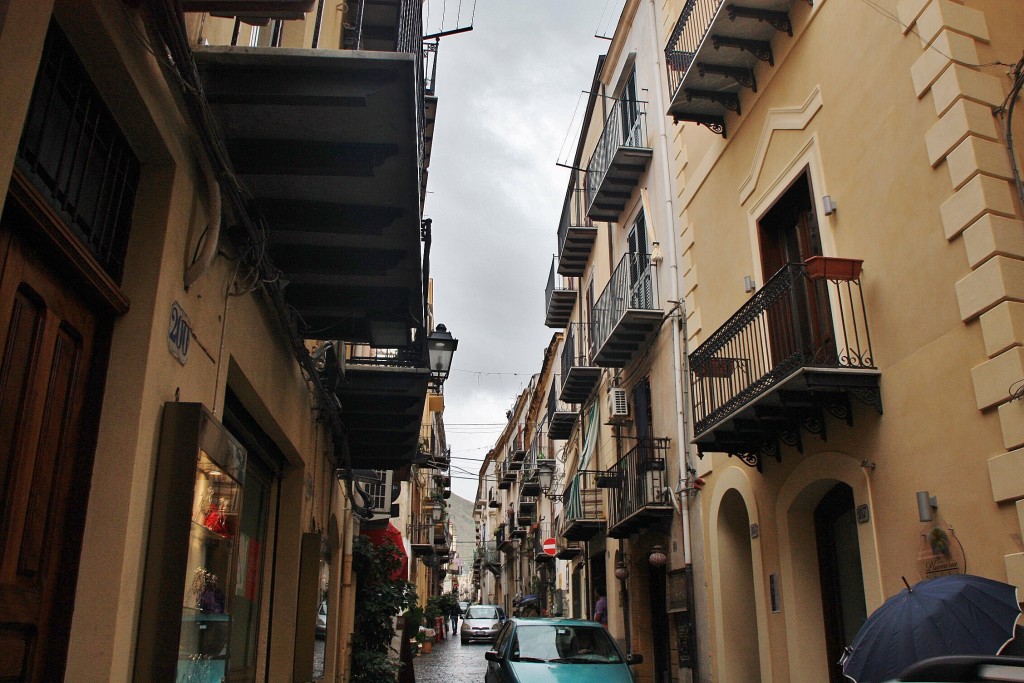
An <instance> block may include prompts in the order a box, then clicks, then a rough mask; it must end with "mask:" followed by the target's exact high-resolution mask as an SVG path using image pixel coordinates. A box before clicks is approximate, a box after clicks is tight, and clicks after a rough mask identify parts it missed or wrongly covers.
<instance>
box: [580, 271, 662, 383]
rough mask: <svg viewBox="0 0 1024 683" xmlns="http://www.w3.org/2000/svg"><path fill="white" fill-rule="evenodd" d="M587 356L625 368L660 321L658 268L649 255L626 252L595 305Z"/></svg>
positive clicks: (598, 363) (601, 364) (598, 364)
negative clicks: (588, 354)
mask: <svg viewBox="0 0 1024 683" xmlns="http://www.w3.org/2000/svg"><path fill="white" fill-rule="evenodd" d="M592 318H593V324H592V327H591V330H590V332H591V337H590V356H591V358H592V359H593V361H594V364H595V365H597V366H600V367H620V368H621V367H625V366H626V365H628V364H629V362H630V361H631V360H632V359H633V357H634V356H635V355H636V353H637V352H638V351H639V350H640V348H641V347H642V346H643V345H644V344H645V343H646V342H647V341H648V340H649V339H650V337H651V336H653V334H654V333H655V332H657V329H658V327H659V326H660V325H661V322H662V310H661V301H660V296H659V294H658V278H657V270H656V268H655V266H654V264H653V263H652V262H651V257H650V255H648V254H643V253H636V252H629V253H627V254H626V255H625V256H623V257H622V260H620V261H619V264H618V265H617V266H615V270H614V271H613V272H612V276H611V279H609V280H608V284H607V285H605V288H604V291H602V292H601V295H600V296H599V297H598V299H597V302H596V303H595V304H594V310H593V316H592Z"/></svg>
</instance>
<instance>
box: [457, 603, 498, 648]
mask: <svg viewBox="0 0 1024 683" xmlns="http://www.w3.org/2000/svg"><path fill="white" fill-rule="evenodd" d="M504 621H505V611H504V610H503V609H502V608H500V607H498V606H497V605H470V606H469V607H467V608H466V611H465V613H464V614H463V615H462V626H461V627H460V628H459V639H460V640H461V641H462V644H463V645H467V644H469V642H470V641H473V640H486V641H488V642H493V641H494V639H495V638H496V637H497V636H498V630H499V629H500V628H501V625H502V623H504Z"/></svg>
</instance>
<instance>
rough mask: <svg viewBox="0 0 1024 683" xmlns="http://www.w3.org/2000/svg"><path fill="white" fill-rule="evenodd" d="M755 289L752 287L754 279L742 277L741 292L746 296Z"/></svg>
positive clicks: (747, 276) (746, 276)
mask: <svg viewBox="0 0 1024 683" xmlns="http://www.w3.org/2000/svg"><path fill="white" fill-rule="evenodd" d="M755 289H757V287H756V286H755V285H754V278H752V277H750V276H749V275H744V276H743V291H744V292H746V293H747V294H750V293H751V292H753V291H754V290H755Z"/></svg>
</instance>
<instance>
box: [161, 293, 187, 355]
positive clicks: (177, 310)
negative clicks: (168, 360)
mask: <svg viewBox="0 0 1024 683" xmlns="http://www.w3.org/2000/svg"><path fill="white" fill-rule="evenodd" d="M191 341H192V325H191V324H190V323H189V320H188V316H187V315H185V311H183V310H182V308H181V305H180V304H179V303H178V302H177V301H175V302H174V303H173V304H171V320H170V326H169V328H168V330H167V346H168V348H170V350H171V355H173V356H174V357H175V358H177V359H178V362H179V363H181V364H182V365H184V364H185V361H187V360H188V347H189V343H190V342H191Z"/></svg>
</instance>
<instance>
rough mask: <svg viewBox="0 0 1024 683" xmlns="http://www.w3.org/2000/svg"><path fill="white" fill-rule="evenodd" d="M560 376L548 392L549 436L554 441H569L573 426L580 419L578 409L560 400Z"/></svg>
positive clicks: (556, 376)
mask: <svg viewBox="0 0 1024 683" xmlns="http://www.w3.org/2000/svg"><path fill="white" fill-rule="evenodd" d="M559 380H560V377H559V375H555V377H554V381H553V382H552V384H551V391H549V392H548V436H550V437H551V438H552V439H560V440H561V439H568V438H569V435H570V434H572V428H573V425H575V424H576V418H578V417H579V413H578V410H577V407H576V406H574V405H570V404H568V403H566V402H565V401H561V400H559V398H558V392H559V387H560V386H561V382H560V381H559Z"/></svg>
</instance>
